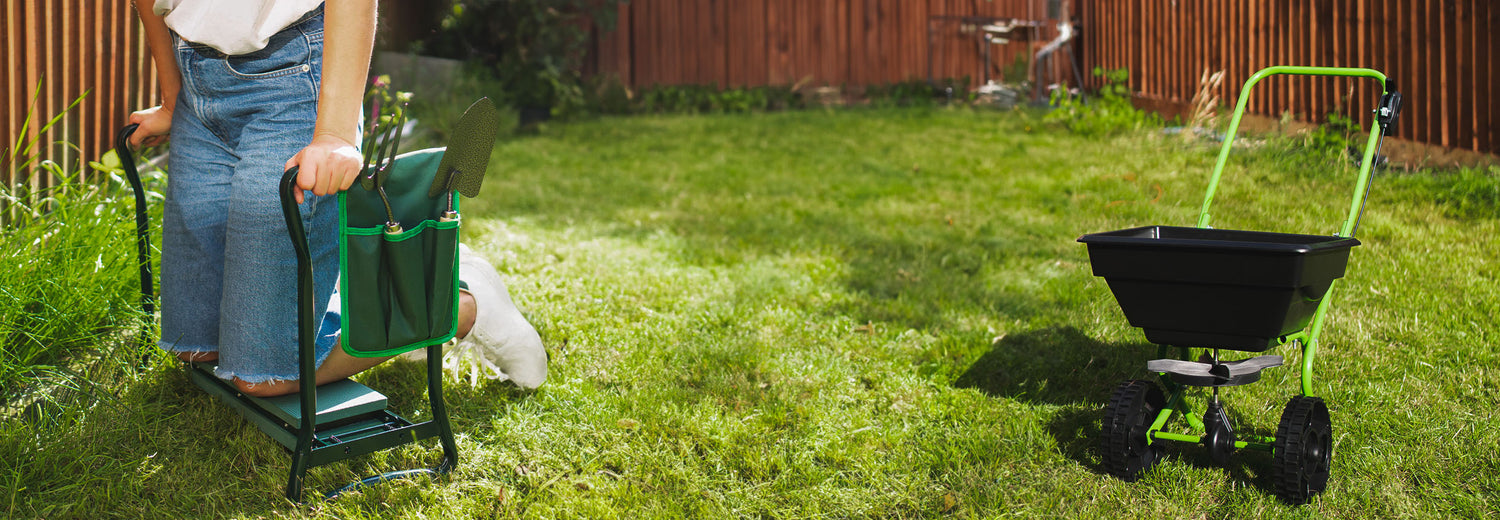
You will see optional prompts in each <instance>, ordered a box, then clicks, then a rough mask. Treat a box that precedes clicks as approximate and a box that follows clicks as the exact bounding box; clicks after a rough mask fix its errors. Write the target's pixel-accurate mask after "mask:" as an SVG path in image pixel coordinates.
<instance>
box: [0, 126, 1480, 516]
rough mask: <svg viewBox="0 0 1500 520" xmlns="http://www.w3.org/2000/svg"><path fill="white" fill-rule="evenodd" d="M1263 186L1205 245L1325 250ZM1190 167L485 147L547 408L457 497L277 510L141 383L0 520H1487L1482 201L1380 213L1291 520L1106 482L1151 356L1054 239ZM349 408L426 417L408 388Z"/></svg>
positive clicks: (0, 506) (1285, 183)
mask: <svg viewBox="0 0 1500 520" xmlns="http://www.w3.org/2000/svg"><path fill="white" fill-rule="evenodd" d="M417 115H418V117H420V116H421V114H417ZM1286 151H1287V148H1286V147H1285V146H1283V145H1278V144H1276V143H1275V142H1273V143H1271V144H1264V145H1261V146H1259V147H1256V148H1255V149H1253V150H1250V151H1248V152H1246V153H1245V154H1242V155H1239V156H1237V158H1236V160H1235V161H1234V162H1233V164H1232V165H1231V166H1230V168H1229V171H1227V172H1226V178H1225V181H1224V184H1223V185H1222V186H1221V189H1220V192H1219V194H1218V195H1217V197H1216V201H1215V203H1216V206H1215V208H1216V211H1215V212H1214V213H1215V223H1216V225H1218V226H1219V227H1224V228H1246V229H1259V230H1269V231H1285V232H1306V233H1317V234H1331V233H1332V232H1333V231H1334V230H1336V229H1337V227H1338V226H1339V224H1340V222H1341V220H1342V218H1343V215H1342V213H1343V212H1344V211H1346V210H1347V207H1348V197H1349V191H1350V190H1351V189H1352V185H1353V183H1352V180H1351V177H1350V175H1352V170H1350V169H1348V168H1346V167H1340V166H1335V165H1334V163H1332V162H1329V161H1325V160H1321V159H1317V158H1308V157H1305V156H1298V157H1287V156H1286V154H1285V153H1284V152H1286ZM1215 153H1216V148H1213V147H1211V146H1210V145H1207V144H1185V143H1183V142H1182V140H1181V139H1180V138H1178V137H1164V136H1159V135H1156V134H1154V133H1149V132H1142V133H1135V134H1129V135H1125V136H1121V137H1113V138H1095V139H1085V138H1081V137H1075V136H1072V135H1069V134H1067V133H1066V132H1064V131H1062V130H1060V129H1058V128H1056V127H1054V126H1052V125H1049V124H1046V123H1044V122H1042V121H1041V118H1040V115H1039V114H1037V113H1031V112H1024V111H1018V112H993V111H985V110H968V109H943V108H939V109H889V110H874V109H853V110H839V111H831V112H824V111H817V110H814V111H805V112H786V113H772V114H751V115H697V116H642V117H631V118H601V119H594V120H587V121H580V122H572V123H567V124H554V125H551V126H549V127H548V128H546V129H545V130H544V131H542V132H541V133H540V135H535V136H529V137H518V138H509V139H505V140H503V141H502V142H501V143H500V144H499V145H498V146H497V147H496V148H495V151H494V154H493V156H492V161H491V167H490V172H489V177H488V180H487V181H486V185H485V187H484V192H483V194H482V196H481V198H480V199H479V200H476V201H474V202H471V203H466V204H465V206H464V208H465V210H466V211H465V215H466V216H465V226H466V229H465V240H466V241H467V242H468V243H469V244H471V245H472V246H473V247H474V249H475V250H476V251H477V252H478V253H479V254H482V255H484V256H485V257H487V258H488V259H490V260H491V261H492V262H494V263H495V264H496V265H497V266H498V267H499V269H500V270H501V272H502V275H503V276H504V277H505V278H506V280H507V282H508V283H509V284H510V290H511V292H512V294H513V295H514V296H515V297H516V299H517V300H518V301H519V303H521V304H522V305H523V306H524V307H525V308H526V314H527V315H528V316H529V317H530V319H531V320H532V322H533V323H534V324H535V325H536V326H537V328H538V330H539V331H540V332H541V334H542V337H543V339H544V341H545V342H546V344H547V346H548V350H549V354H550V356H551V360H552V361H551V363H552V364H551V367H552V368H551V370H552V372H551V377H550V379H549V381H548V383H547V384H546V385H545V386H544V387H543V388H542V389H540V390H538V391H536V392H532V393H523V392H519V391H516V390H514V389H513V388H512V387H509V386H508V385H506V384H495V383H489V384H483V385H479V386H477V387H472V386H470V385H468V384H467V383H465V382H462V381H458V380H451V381H450V382H449V385H450V386H449V389H448V392H449V402H450V404H451V413H452V414H453V416H454V422H455V428H456V430H457V432H458V435H459V439H458V443H459V450H460V456H461V460H460V464H459V467H458V469H457V470H456V471H455V472H454V473H453V474H452V475H451V476H450V477H446V478H442V479H438V480H436V481H428V480H419V481H411V482H397V483H392V484H388V485H383V486H377V487H374V488H370V489H368V490H366V491H364V492H362V493H357V494H352V495H348V496H345V497H343V498H340V499H338V500H336V501H331V502H320V501H313V502H311V503H309V504H307V505H302V506H295V505H292V504H289V503H287V502H286V501H284V500H283V499H282V497H281V486H282V485H283V484H284V481H285V472H286V469H287V458H286V457H285V455H284V452H283V451H282V449H281V448H280V447H279V446H278V445H276V444H275V443H274V442H273V441H271V440H270V439H269V438H267V437H265V436H263V435H261V434H260V433H259V431H258V430H256V429H255V428H254V427H253V426H252V425H250V424H248V423H246V422H245V421H243V420H241V419H240V418H239V417H238V416H237V415H235V414H234V413H233V412H231V411H230V410H229V409H228V408H226V407H224V406H222V405H219V404H218V403H216V402H214V401H213V400H211V399H210V398H209V397H208V396H205V395H203V394H201V393H200V392H198V391H196V389H195V388H194V387H193V386H192V385H191V384H190V383H189V382H188V381H187V380H186V378H185V376H184V374H183V373H182V372H181V370H180V369H177V368H175V367H173V366H171V363H167V362H166V359H165V358H161V357H158V358H157V360H156V361H158V362H157V363H155V364H154V365H153V366H152V368H150V369H148V370H147V371H145V372H144V373H142V374H139V375H134V376H129V377H124V378H121V379H120V381H119V382H118V383H114V384H112V385H110V386H109V387H108V389H109V390H110V391H111V392H113V393H114V394H115V395H113V396H106V397H105V398H103V399H99V400H97V401H77V403H92V404H88V405H87V406H85V405H83V404H76V403H74V404H68V403H64V404H65V406H62V407H61V409H59V410H56V411H54V412H52V413H51V414H50V415H49V417H48V418H47V419H48V420H35V419H34V418H33V419H32V420H13V421H9V422H7V423H6V424H5V425H4V427H3V428H0V460H3V462H0V483H3V484H0V516H6V517H44V518H102V517H129V518H140V517H146V518H175V517H286V518H387V517H403V518H419V517H425V518H744V517H749V518H851V517H879V518H932V517H943V518H950V517H951V518H996V517H1068V518H1121V517H1126V518H1136V517H1139V518H1186V517H1192V518H1204V517H1206V518H1267V517H1269V518H1280V517H1295V518H1323V517H1343V518H1369V517H1377V518H1399V517H1408V518H1429V517H1434V516H1437V517H1486V516H1495V515H1496V514H1500V417H1497V415H1496V413H1497V412H1496V408H1497V406H1496V405H1497V404H1500V390H1497V389H1500V369H1497V367H1500V354H1497V350H1496V349H1494V348H1493V346H1492V344H1493V342H1494V341H1495V340H1497V339H1500V334H1497V332H1500V325H1497V323H1496V322H1495V320H1494V318H1493V317H1494V316H1495V315H1496V314H1497V313H1500V294H1497V291H1500V289H1497V283H1496V282H1497V278H1500V266H1497V263H1496V255H1495V253H1494V251H1496V249H1497V247H1500V243H1497V242H1500V240H1497V238H1496V237H1497V232H1500V229H1497V228H1500V225H1497V222H1500V219H1497V218H1496V217H1495V213H1494V212H1495V209H1494V208H1495V200H1494V198H1493V197H1491V198H1485V195H1484V194H1485V193H1486V192H1485V191H1484V189H1483V188H1487V187H1490V186H1493V183H1494V182H1495V174H1494V173H1493V172H1492V173H1488V174H1486V173H1473V172H1469V173H1465V174H1462V175H1460V174H1457V173H1452V172H1419V173H1404V172H1403V173H1392V174H1383V175H1382V176H1381V177H1380V178H1379V179H1378V180H1377V181H1376V184H1375V191H1374V193H1373V194H1372V195H1371V197H1370V209H1369V211H1368V212H1367V213H1366V214H1365V217H1364V222H1363V224H1362V227H1361V229H1360V235H1359V238H1360V239H1361V240H1362V241H1363V245H1361V246H1359V247H1357V248H1355V249H1354V251H1353V254H1352V258H1351V261H1350V267H1349V272H1348V275H1347V276H1346V277H1345V278H1344V279H1343V281H1342V282H1340V285H1339V286H1338V287H1337V289H1336V291H1335V293H1334V295H1335V298H1336V300H1335V302H1334V304H1333V307H1332V311H1331V313H1330V316H1329V322H1328V324H1327V326H1326V328H1325V330H1324V331H1323V339H1324V343H1323V347H1322V349H1321V350H1320V354H1321V355H1320V356H1319V358H1318V366H1317V378H1316V380H1315V385H1314V388H1315V391H1316V392H1317V393H1318V394H1319V395H1321V396H1322V397H1323V398H1324V399H1326V400H1327V401H1328V402H1329V405H1330V407H1331V410H1332V415H1333V422H1334V429H1335V435H1336V438H1335V441H1334V442H1335V458H1334V462H1333V463H1334V466H1333V478H1332V480H1331V482H1330V484H1329V489H1328V491H1327V492H1326V493H1325V494H1323V495H1321V496H1320V497H1318V498H1316V499H1314V501H1313V502H1312V503H1311V504H1309V505H1306V506H1301V507H1293V506H1287V505H1284V504H1282V503H1281V502H1279V501H1278V500H1277V499H1276V498H1275V497H1274V496H1273V495H1272V493H1271V489H1272V484H1271V481H1270V478H1269V468H1270V457H1269V456H1268V455H1267V454H1265V453H1254V452H1251V453H1242V454H1241V456H1239V457H1238V458H1237V459H1236V460H1235V461H1234V462H1233V463H1232V464H1231V465H1230V466H1229V467H1227V468H1225V467H1220V466H1216V465H1213V464H1211V463H1210V462H1209V460H1208V457H1207V455H1206V453H1205V452H1204V451H1203V449H1201V448H1200V447H1193V446H1183V447H1176V448H1172V449H1170V450H1169V455H1168V457H1167V458H1166V460H1164V461H1163V462H1162V463H1161V464H1160V465H1159V466H1158V467H1157V469H1155V470H1153V471H1152V472H1150V473H1149V474H1148V475H1147V476H1146V477H1145V478H1144V479H1142V481H1140V482H1136V483H1125V482H1121V481H1119V480H1117V479H1114V478H1112V477H1109V476H1106V475H1104V474H1103V473H1102V469H1101V466H1100V459H1099V456H1098V454H1097V452H1096V451H1095V448H1094V446H1095V444H1096V443H1097V442H1098V436H1099V419H1100V417H1101V414H1102V408H1103V406H1104V404H1105V402H1106V401H1107V399H1108V397H1109V393H1110V391H1111V390H1112V389H1113V388H1114V387H1115V385H1117V384H1118V383H1119V382H1120V381H1122V380H1124V379H1128V378H1142V377H1146V376H1148V375H1149V374H1148V373H1146V371H1145V362H1146V360H1148V359H1150V358H1151V357H1154V354H1155V350H1156V349H1155V348H1154V347H1153V346H1151V345H1149V344H1148V343H1147V342H1146V341H1145V338H1144V336H1143V335H1142V334H1141V333H1140V332H1139V331H1138V330H1136V329H1133V328H1131V327H1130V326H1129V325H1128V324H1127V323H1126V321H1125V319H1124V316H1123V315H1122V314H1121V312H1120V310H1119V308H1118V307H1117V306H1116V304H1115V302H1114V299H1113V297H1112V296H1111V295H1110V293H1109V290H1108V287H1107V286H1106V285H1105V284H1104V283H1103V280H1101V279H1097V278H1094V277H1093V276H1092V275H1091V273H1090V269H1089V262H1088V257H1087V254H1086V251H1085V248H1084V246H1083V245H1081V244H1078V243H1076V242H1075V239H1076V238H1077V237H1078V236H1079V235H1082V234H1085V233H1090V232H1095V231H1104V230H1111V229H1119V228H1124V227H1133V226H1138V225H1148V224H1170V225H1191V224H1192V223H1193V222H1194V221H1195V219H1196V215H1197V208H1198V205H1199V203H1200V202H1201V197H1202V193H1203V189H1204V187H1205V186H1206V183H1207V179H1208V176H1209V173H1210V171H1211V169H1212V166H1213V162H1212V161H1213V159H1214V154H1215ZM1455 179H1460V180H1462V182H1459V180H1455ZM1465 183H1467V184H1465ZM1463 186H1480V187H1481V189H1477V190H1468V191H1465V190H1466V189H1467V188H1463V189H1461V188H1462V187H1463ZM1456 187H1457V188H1456ZM1465 194H1467V195H1465ZM125 240H126V238H125V237H123V236H122V238H121V243H120V247H122V248H126V247H129V246H128V245H127V244H126V243H125V242H124V241H125ZM1282 353H1283V354H1285V355H1287V356H1288V357H1289V361H1290V362H1289V363H1288V365H1290V366H1289V367H1284V368H1279V369H1272V370H1270V371H1268V372H1267V374H1266V377H1265V379H1264V380H1263V381H1262V382H1260V383H1257V384H1254V385H1250V386H1247V387H1242V388H1236V389H1233V390H1230V391H1227V392H1226V393H1225V394H1224V399H1225V400H1226V401H1227V403H1228V405H1229V407H1230V412H1231V415H1232V417H1233V419H1234V420H1235V421H1236V422H1237V426H1238V428H1239V429H1240V430H1241V431H1245V432H1251V433H1258V434H1262V435H1272V434H1273V433H1274V430H1275V427H1276V422H1277V419H1278V418H1279V417H1280V414H1281V408H1282V406H1283V405H1284V404H1285V403H1286V401H1287V399H1288V398H1290V397H1291V396H1292V395H1293V394H1294V393H1295V391H1296V389H1297V386H1296V385H1297V380H1298V372H1297V369H1296V368H1294V367H1295V366H1296V365H1295V361H1296V359H1295V358H1296V356H1295V353H1293V352H1291V351H1289V350H1288V351H1284V352H1282ZM363 378H364V380H365V382H366V383H368V384H370V385H371V386H375V387H376V388H380V389H382V390H384V391H386V392H387V393H388V394H389V395H390V396H391V398H392V401H393V408H395V409H397V410H398V411H400V412H402V413H407V414H411V415H417V416H420V415H421V414H422V413H423V409H424V406H423V404H422V402H423V400H424V397H423V393H422V388H421V375H420V368H419V367H418V366H417V365H415V364H412V363H407V362H394V363H391V364H388V365H386V366H382V367H379V368H377V369H375V370H373V371H371V372H368V373H366V374H365V375H364V376H363ZM1199 409H1201V407H1199ZM437 455H438V449H437V448H436V446H435V445H434V443H431V442H429V443H422V444H418V445H408V446H407V447H404V448H401V449H398V450H395V451H392V452H387V453H384V454H376V455H372V456H368V457H364V458H359V459H355V460H353V461H351V462H348V463H340V464H334V465H330V466H325V467H321V468H316V469H314V470H313V471H312V472H311V473H310V477H309V479H310V480H309V486H310V488H311V489H318V490H322V489H330V488H333V487H336V486H339V485H342V484H343V483H346V482H348V481H350V480H353V479H355V478H358V477H362V476H365V475H367V474H372V473H376V472H380V471H388V470H392V469H402V468H407V467H413V466H417V465H422V464H428V463H431V462H434V461H435V460H436V458H437Z"/></svg>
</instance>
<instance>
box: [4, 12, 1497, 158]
mask: <svg viewBox="0 0 1500 520" xmlns="http://www.w3.org/2000/svg"><path fill="white" fill-rule="evenodd" d="M406 1H416V0H406ZM436 1H437V0H427V2H426V3H427V4H432V3H433V2H436ZM439 3H440V2H439ZM0 5H3V8H0V27H4V30H5V34H4V35H3V36H0V42H3V45H4V49H3V54H4V55H5V57H4V60H5V61H4V62H3V63H0V85H3V86H4V88H5V94H4V98H3V100H0V148H11V147H13V146H14V144H15V141H16V139H17V137H18V136H20V135H22V134H23V131H24V133H26V134H28V135H35V133H36V132H37V131H38V130H39V129H40V128H41V126H42V124H43V122H44V121H45V119H46V118H50V117H51V116H52V115H54V114H57V113H59V112H61V111H62V110H63V109H64V108H65V107H67V106H68V104H70V103H71V102H72V101H73V100H74V99H76V98H78V97H79V96H82V95H84V93H85V92H88V95H87V96H86V97H85V98H84V99H83V102H82V103H81V104H80V105H79V106H78V107H77V108H74V109H73V110H72V111H71V112H69V113H68V114H67V116H66V117H65V118H64V120H63V121H62V122H60V123H59V124H58V125H57V126H56V127H54V128H53V129H52V130H51V131H50V132H48V133H47V134H46V135H43V136H41V138H40V142H41V143H43V144H44V146H43V148H44V149H43V150H41V152H42V154H43V155H44V156H46V157H49V158H51V159H52V160H54V161H57V162H59V163H61V164H63V165H64V167H65V168H66V170H67V171H70V172H71V171H82V170H86V166H84V165H83V164H82V163H83V162H84V161H87V160H90V159H93V158H96V157H98V156H99V155H100V154H101V153H102V152H103V151H105V150H107V149H108V148H109V146H110V144H111V143H110V140H111V139H112V136H113V134H114V132H115V131H116V130H117V129H118V128H119V127H120V126H121V124H122V123H123V122H124V120H125V117H126V115H127V114H128V113H129V112H130V111H131V110H134V109H137V108H140V107H145V106H149V105H152V104H155V103H157V102H158V100H157V99H156V97H157V94H156V89H155V87H154V85H155V81H154V79H155V78H154V72H153V70H152V68H151V67H150V64H149V57H148V56H147V53H146V49H145V45H144V42H143V38H142V34H141V31H140V25H139V22H138V21H137V20H136V18H135V16H134V13H133V12H131V9H132V7H131V5H130V2H129V1H127V0H104V1H97V0H0ZM387 7H388V9H387V12H388V13H389V12H391V11H390V10H389V6H387ZM1068 16H1071V17H1072V18H1073V19H1075V20H1077V21H1078V22H1079V25H1078V27H1079V31H1080V32H1079V37H1078V39H1077V40H1076V43H1075V46H1074V48H1073V52H1074V55H1075V57H1076V58H1077V60H1078V62H1079V63H1080V65H1081V66H1082V67H1081V68H1082V69H1083V71H1084V72H1085V74H1087V72H1088V71H1089V70H1090V69H1092V68H1094V67H1095V66H1098V67H1103V68H1108V69H1113V68H1126V69H1129V70H1130V72H1131V79H1130V86H1131V88H1132V89H1133V90H1135V91H1137V92H1139V93H1140V95H1141V96H1143V97H1146V98H1149V99H1153V100H1158V101H1162V102H1166V103H1186V102H1187V101H1188V100H1189V99H1190V98H1191V96H1192V93H1193V92H1194V91H1195V89H1196V88H1197V86H1198V85H1197V83H1198V78H1199V76H1200V74H1201V73H1202V72H1203V71H1204V70H1223V71H1225V72H1226V75H1227V77H1226V78H1225V81H1224V84H1223V86H1222V87H1220V91H1219V92H1218V93H1219V95H1220V97H1221V99H1223V100H1224V101H1223V102H1224V103H1226V104H1232V103H1234V102H1235V100H1236V96H1237V95H1238V93H1239V87H1240V85H1241V84H1243V82H1244V80H1245V79H1246V78H1247V77H1248V76H1249V75H1250V74H1251V73H1253V72H1254V71H1255V70H1258V69H1260V68H1262V67H1265V66H1269V65H1274V64H1298V65H1327V66H1359V67H1371V68H1375V69H1378V70H1381V71H1383V72H1385V73H1386V74H1388V75H1390V76H1391V77H1393V78H1395V79H1396V81H1397V83H1398V85H1399V87H1400V88H1401V90H1402V91H1403V92H1405V93H1406V94H1407V96H1408V97H1407V100H1408V104H1407V107H1406V111H1405V113H1404V114H1403V116H1402V125H1401V129H1400V132H1401V133H1400V136H1401V137H1403V138H1405V139H1410V140H1414V141H1418V142H1423V143H1429V144H1434V145H1440V146H1445V147H1452V148H1461V149H1468V150H1474V151H1479V152H1485V153H1495V152H1496V151H1497V150H1500V100H1497V99H1496V98H1497V96H1496V94H1497V93H1500V87H1497V86H1496V82H1497V81H1500V35H1497V34H1496V33H1497V32H1500V5H1496V2H1493V1H1492V0H1071V1H1068V0H631V1H630V2H629V3H627V4H624V5H622V6H621V7H620V18H619V26H618V29H617V30H616V31H613V32H609V33H603V34H600V35H599V37H598V39H597V45H596V46H595V49H594V53H593V55H592V57H591V59H590V60H589V65H588V67H589V69H591V71H592V72H594V73H601V74H613V75H617V76H618V77H620V78H621V79H622V80H623V81H624V82H625V83H626V84H627V85H631V86H636V87H642V86H649V85H655V84H717V85H719V86H721V87H734V86H754V85H788V84H795V83H803V84H804V85H812V86H818V85H834V86H843V85H848V86H860V85H869V84H875V83H889V82H896V81H904V80H909V79H914V78H924V79H925V78H961V77H968V78H970V79H971V83H970V85H971V86H975V85H977V84H978V83H979V82H980V81H981V80H982V79H984V78H985V77H986V76H987V75H988V77H991V78H999V77H1000V76H1001V75H1002V73H1004V72H1005V70H1006V66H1007V65H1012V64H1014V63H1015V62H1016V59H1017V57H1018V56H1023V57H1024V56H1029V55H1031V54H1032V53H1033V52H1035V50H1036V48H1038V47H1039V46H1040V45H1041V44H1042V42H1045V41H1048V40H1050V39H1052V38H1054V37H1055V36H1056V34H1057V33H1056V31H1057V29H1056V25H1055V21H1056V20H1057V19H1059V18H1065V17H1068ZM1010 19H1019V20H1031V21H1039V22H1040V25H1039V26H1038V27H1035V28H1025V29H1021V30H1018V31H1016V32H1014V33H1013V38H1012V41H1011V42H1010V43H1008V44H989V43H985V42H984V40H983V39H982V33H981V31H980V30H979V28H980V27H982V26H983V25H984V24H987V23H991V22H994V21H998V20H1010ZM986 50H988V51H989V65H988V66H986V65H985V51H986ZM1016 71H1017V69H1016V68H1014V67H1012V69H1011V71H1010V72H1011V75H1012V76H1014V75H1015V74H1016ZM1041 76H1042V79H1043V81H1044V82H1050V81H1057V80H1071V74H1070V67H1069V66H1068V62H1067V61H1066V60H1057V61H1054V62H1053V63H1051V64H1049V66H1048V67H1046V68H1044V70H1043V71H1041ZM1012 79H1015V78H1014V77H1012ZM1085 81H1086V82H1087V83H1089V84H1090V85H1091V86H1097V85H1098V79H1097V78H1092V77H1086V78H1085ZM1354 87H1356V85H1355V84H1354V82H1352V81H1349V80H1322V79H1310V78H1288V79H1276V80H1271V81H1268V82H1266V83H1264V84H1263V85H1262V86H1261V88H1259V89H1257V91H1256V93H1255V94H1254V97H1253V99H1252V100H1251V103H1250V108H1251V109H1252V111H1253V112H1254V113H1257V114H1262V115H1268V116H1273V117H1275V116H1279V115H1281V114H1283V113H1285V112H1289V113H1291V114H1293V115H1295V116H1296V117H1297V118H1299V119H1305V120H1318V119H1320V118H1321V117H1323V116H1324V115H1325V114H1328V113H1341V114H1349V115H1353V116H1355V117H1357V118H1359V119H1360V120H1361V121H1368V114H1366V110H1367V109H1368V108H1370V107H1372V106H1373V105H1374V104H1375V96H1376V94H1377V93H1376V92H1375V91H1374V90H1373V89H1372V88H1370V87H1369V86H1368V85H1357V87H1358V88H1354ZM28 114H29V115H31V118H30V121H29V122H27V116H28ZM63 142H68V143H73V144H76V145H77V147H76V148H75V147H72V146H68V145H62V144H57V143H63ZM34 173H35V172H34V171H19V172H18V171H14V169H13V168H12V167H11V166H10V165H0V182H4V184H5V185H13V184H16V183H20V182H25V183H29V184H31V185H33V186H45V185H46V184H47V183H48V182H50V181H48V180H46V179H45V178H44V176H40V175H35V174H34Z"/></svg>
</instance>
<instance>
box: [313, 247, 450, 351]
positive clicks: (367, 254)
mask: <svg viewBox="0 0 1500 520" xmlns="http://www.w3.org/2000/svg"><path fill="white" fill-rule="evenodd" d="M457 224H458V223H457V222H437V221H426V222H423V223H422V224H421V225H419V226H417V227H416V228H415V229H412V230H409V231H406V232H404V233H400V234H394V235H392V234H386V233H385V232H384V231H382V230H381V229H379V228H348V229H346V233H345V235H344V238H345V240H346V244H345V248H344V252H345V258H344V273H343V277H342V278H341V280H342V283H341V286H340V287H339V290H340V291H341V298H340V299H341V301H343V302H344V303H343V305H344V309H343V310H344V317H343V320H344V341H343V345H344V351H345V352H347V353H348V354H350V355H352V356H358V357H380V356H390V355H395V354H400V353H402V352H406V351H408V350H414V349H417V348H422V347H426V346H428V345H433V344H437V343H442V342H445V341H447V340H449V339H452V337H453V334H454V331H455V330H456V328H457V315H456V311H457V305H458V301H457V289H456V287H457V284H458V280H457V278H458V271H457V265H456V263H455V259H456V257H457V250H458V225H457Z"/></svg>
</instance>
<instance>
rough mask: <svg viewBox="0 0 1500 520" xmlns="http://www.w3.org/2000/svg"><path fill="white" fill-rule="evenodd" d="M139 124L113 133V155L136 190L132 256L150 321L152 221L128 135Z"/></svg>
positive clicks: (153, 309)
mask: <svg viewBox="0 0 1500 520" xmlns="http://www.w3.org/2000/svg"><path fill="white" fill-rule="evenodd" d="M140 126H141V125H138V124H128V125H125V126H124V127H121V128H120V132H119V133H117V134H115V155H116V156H118V157H119V158H120V166H121V167H122V168H124V169H125V178H126V179H128V180H129V181H130V189H131V190H132V191H134V192H135V259H136V264H137V265H138V266H139V267H140V275H141V311H143V312H145V313H146V322H147V323H150V322H151V320H152V319H153V318H152V317H153V316H155V315H156V295H155V287H154V283H153V280H152V277H151V220H150V216H148V215H147V214H146V190H145V189H144V188H142V187H141V175H140V173H139V172H137V171H136V169H135V154H134V153H132V152H131V150H130V136H131V134H134V133H135V130H136V129H137V128H139V127H140Z"/></svg>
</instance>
